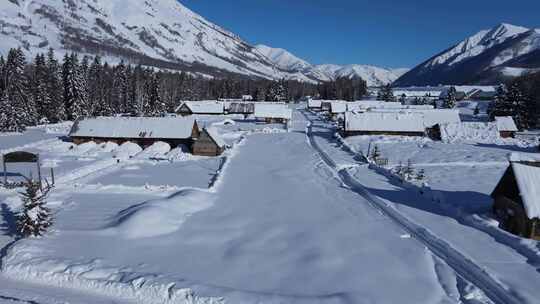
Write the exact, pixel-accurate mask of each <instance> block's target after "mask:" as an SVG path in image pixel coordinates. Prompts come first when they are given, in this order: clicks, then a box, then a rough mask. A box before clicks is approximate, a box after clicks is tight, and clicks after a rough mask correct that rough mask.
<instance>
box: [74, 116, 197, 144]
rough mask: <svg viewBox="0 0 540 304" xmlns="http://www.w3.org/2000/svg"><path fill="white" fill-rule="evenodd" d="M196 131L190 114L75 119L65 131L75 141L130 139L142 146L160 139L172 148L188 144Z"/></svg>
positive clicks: (195, 136) (194, 122) (79, 142)
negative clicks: (67, 131)
mask: <svg viewBox="0 0 540 304" xmlns="http://www.w3.org/2000/svg"><path fill="white" fill-rule="evenodd" d="M199 134H200V131H199V127H198V125H197V121H196V120H195V119H194V118H192V117H97V118H86V119H82V120H78V121H76V122H75V123H74V124H73V127H72V128H71V131H70V132H69V138H70V139H71V140H72V141H73V143H75V144H77V145H79V144H82V143H85V142H91V141H93V142H96V143H103V142H114V143H117V144H123V143H125V142H128V141H129V142H133V143H136V144H138V145H139V146H141V147H142V148H146V147H149V146H151V145H152V144H154V143H155V142H158V141H162V142H166V143H168V144H169V145H170V146H171V147H173V148H175V147H178V146H179V145H186V146H188V147H190V148H191V146H192V144H193V141H194V139H196V138H198V137H199Z"/></svg>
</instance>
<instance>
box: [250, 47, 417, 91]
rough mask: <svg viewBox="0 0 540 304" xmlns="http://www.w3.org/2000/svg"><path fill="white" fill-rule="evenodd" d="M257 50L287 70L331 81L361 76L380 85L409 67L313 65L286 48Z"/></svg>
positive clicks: (368, 81) (392, 79)
mask: <svg viewBox="0 0 540 304" xmlns="http://www.w3.org/2000/svg"><path fill="white" fill-rule="evenodd" d="M256 48H257V50H258V51H259V52H260V53H261V54H263V55H264V56H266V57H267V58H268V59H270V60H271V61H272V62H273V63H274V64H275V65H276V66H277V67H279V68H280V69H282V70H286V71H295V72H298V73H300V74H302V75H306V76H307V77H309V78H312V79H317V80H321V81H330V80H334V79H336V78H338V77H347V78H354V77H361V78H362V79H364V80H366V81H367V83H368V85H369V86H380V85H385V84H388V83H392V82H394V81H395V80H396V79H398V78H399V77H400V76H401V75H403V74H404V73H405V72H407V71H408V69H395V70H392V69H385V68H380V67H375V66H369V65H359V64H352V65H345V66H341V65H336V64H322V65H312V64H310V63H308V62H307V61H305V60H303V59H301V58H299V57H297V56H296V55H294V54H292V53H290V52H288V51H287V50H284V49H279V48H272V47H269V46H266V45H257V46H256Z"/></svg>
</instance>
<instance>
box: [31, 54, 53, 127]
mask: <svg viewBox="0 0 540 304" xmlns="http://www.w3.org/2000/svg"><path fill="white" fill-rule="evenodd" d="M48 77H49V75H48V70H47V65H46V62H45V56H44V55H43V54H38V55H37V56H36V58H35V60H34V71H33V75H32V98H33V99H34V101H33V102H34V104H35V105H36V108H37V113H38V118H39V121H40V123H44V122H50V121H51V118H53V113H52V112H53V111H54V110H53V105H52V100H51V98H50V96H49V94H48V90H47V79H48Z"/></svg>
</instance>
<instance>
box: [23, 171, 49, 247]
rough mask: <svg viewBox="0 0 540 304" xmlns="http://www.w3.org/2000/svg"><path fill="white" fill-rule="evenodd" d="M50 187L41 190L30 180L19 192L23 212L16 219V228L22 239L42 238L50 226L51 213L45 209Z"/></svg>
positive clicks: (36, 183)
mask: <svg viewBox="0 0 540 304" xmlns="http://www.w3.org/2000/svg"><path fill="white" fill-rule="evenodd" d="M49 190H50V187H45V188H44V189H43V191H42V190H41V187H40V183H39V182H37V181H34V180H32V179H27V180H26V182H25V191H24V192H21V193H20V194H21V196H22V200H23V210H22V212H21V213H20V214H19V216H18V219H17V228H18V231H19V233H20V234H21V236H23V237H39V236H42V235H43V234H44V233H45V232H46V231H47V229H48V228H49V227H50V226H51V225H52V216H51V211H50V210H49V209H48V208H47V207H46V201H45V199H46V197H47V194H48V192H49Z"/></svg>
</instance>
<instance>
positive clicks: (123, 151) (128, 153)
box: [113, 141, 142, 159]
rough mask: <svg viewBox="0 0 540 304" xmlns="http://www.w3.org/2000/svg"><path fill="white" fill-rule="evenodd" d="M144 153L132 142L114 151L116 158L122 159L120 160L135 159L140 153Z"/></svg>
mask: <svg viewBox="0 0 540 304" xmlns="http://www.w3.org/2000/svg"><path fill="white" fill-rule="evenodd" d="M141 151H142V148H141V147H140V146H139V145H137V144H135V143H132V142H129V141H128V142H125V143H123V144H122V145H121V146H120V147H118V148H117V149H116V150H114V151H113V152H114V157H116V158H120V159H127V158H130V157H133V156H135V155H137V154H138V153H140V152H141Z"/></svg>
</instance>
